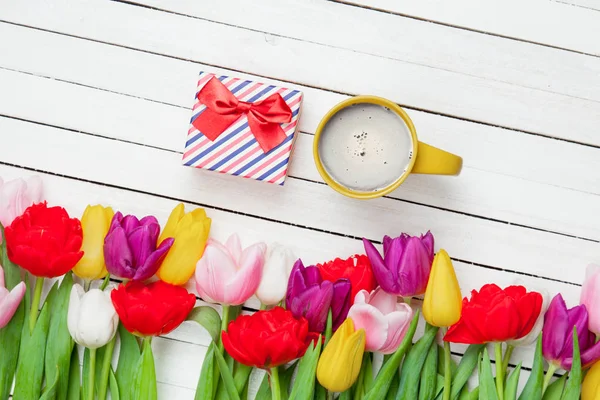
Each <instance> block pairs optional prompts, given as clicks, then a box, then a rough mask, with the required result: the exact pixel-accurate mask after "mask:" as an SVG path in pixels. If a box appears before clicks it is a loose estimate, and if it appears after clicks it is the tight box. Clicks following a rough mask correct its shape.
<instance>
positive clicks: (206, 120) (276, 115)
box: [192, 77, 292, 153]
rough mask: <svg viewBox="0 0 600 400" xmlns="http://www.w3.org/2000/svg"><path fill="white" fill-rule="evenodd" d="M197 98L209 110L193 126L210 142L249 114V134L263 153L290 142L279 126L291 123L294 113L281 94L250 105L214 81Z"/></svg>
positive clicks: (212, 79)
mask: <svg viewBox="0 0 600 400" xmlns="http://www.w3.org/2000/svg"><path fill="white" fill-rule="evenodd" d="M197 97H198V100H199V101H200V102H201V103H202V104H204V105H205V106H206V110H204V112H203V113H202V114H200V115H199V116H198V118H196V119H195V120H194V121H193V122H192V125H193V126H194V127H195V128H196V129H198V130H199V131H200V132H202V134H204V136H206V137H207V138H209V139H210V140H211V141H214V140H216V139H217V138H218V137H219V135H221V134H222V133H223V132H224V131H225V129H227V128H228V127H229V126H231V124H233V123H234V122H235V121H237V120H238V118H239V117H240V115H242V114H246V116H247V118H248V126H249V127H250V131H251V132H252V134H253V135H254V137H255V138H256V141H257V142H258V144H259V145H260V147H261V148H262V150H263V152H265V153H267V152H269V151H270V150H272V149H273V148H275V147H277V146H278V145H279V144H281V143H282V142H283V141H284V140H285V139H286V138H287V136H286V134H285V132H284V131H283V129H281V125H280V124H282V123H286V122H290V121H291V120H292V110H291V109H290V107H289V106H288V105H287V103H286V102H285V100H283V97H281V95H280V94H279V93H274V94H272V95H270V96H269V97H267V98H266V99H264V100H262V101H258V102H256V103H247V102H245V101H240V100H238V98H237V97H235V95H234V94H233V93H231V91H230V90H229V89H227V87H226V86H225V85H223V83H222V82H221V81H220V80H218V79H216V78H214V77H213V78H211V79H210V80H209V81H208V82H207V83H206V85H204V87H203V88H202V89H201V90H200V92H198V95H197Z"/></svg>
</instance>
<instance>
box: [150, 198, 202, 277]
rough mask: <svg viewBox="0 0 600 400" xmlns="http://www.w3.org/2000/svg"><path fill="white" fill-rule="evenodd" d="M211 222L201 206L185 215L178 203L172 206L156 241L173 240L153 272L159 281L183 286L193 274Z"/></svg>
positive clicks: (182, 207)
mask: <svg viewBox="0 0 600 400" xmlns="http://www.w3.org/2000/svg"><path fill="white" fill-rule="evenodd" d="M210 224H211V219H210V218H208V217H207V216H206V212H205V211H204V209H202V208H196V209H195V210H193V211H191V212H189V213H187V214H186V213H185V211H184V206H183V204H182V203H180V204H178V205H177V206H176V207H175V208H174V209H173V211H172V212H171V215H170V216H169V220H168V221H167V225H165V229H163V231H162V233H161V234H160V237H159V239H158V243H162V241H163V240H165V239H167V238H174V239H175V242H174V243H173V246H172V247H171V250H169V252H168V253H167V255H166V257H165V259H164V261H163V262H162V265H161V266H160V268H159V269H158V271H157V272H156V275H157V276H158V277H159V278H160V279H161V280H163V281H165V282H167V283H170V284H172V285H183V284H185V283H186V282H187V281H188V280H189V279H190V278H191V277H192V275H193V274H194V270H195V269H196V263H197V262H198V260H200V257H202V254H203V253H204V248H205V246H206V241H207V240H208V233H209V231H210Z"/></svg>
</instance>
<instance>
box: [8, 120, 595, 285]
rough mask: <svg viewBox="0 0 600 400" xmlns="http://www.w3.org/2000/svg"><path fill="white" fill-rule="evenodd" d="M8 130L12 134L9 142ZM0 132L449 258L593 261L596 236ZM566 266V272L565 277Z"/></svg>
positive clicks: (265, 212)
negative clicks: (422, 239)
mask: <svg viewBox="0 0 600 400" xmlns="http://www.w3.org/2000/svg"><path fill="white" fill-rule="evenodd" d="M15 136H16V137H19V139H20V140H18V141H16V140H9V139H11V138H14V137H15ZM0 138H2V140H3V146H1V147H0V159H2V160H3V161H4V162H5V163H9V164H14V165H20V166H25V167H28V168H33V169H39V170H43V171H48V172H53V173H56V174H61V175H66V176H76V177H78V178H80V179H86V180H92V181H95V182H99V183H105V184H110V185H114V186H118V187H125V188H132V189H134V190H138V191H141V192H145V193H155V194H159V195H162V196H167V197H171V198H179V199H183V200H188V201H189V200H194V201H198V202H200V203H202V204H205V205H207V206H213V207H219V208H222V209H229V210H233V211H237V212H242V213H245V214H248V215H253V216H261V217H263V218H268V219H272V220H277V221H283V222H286V223H288V224H296V225H300V226H305V227H310V228H313V229H319V230H322V231H326V232H332V233H336V234H339V235H348V236H351V237H356V238H361V237H366V238H369V239H375V240H379V239H380V238H381V237H383V235H384V234H391V235H394V234H397V233H398V231H399V230H402V231H405V232H408V233H411V234H417V233H422V232H423V231H424V230H426V229H431V230H432V232H433V233H434V234H435V235H436V237H437V238H438V240H439V243H442V244H443V246H444V247H445V248H446V249H447V250H448V251H449V252H450V254H452V255H453V256H454V257H455V258H456V259H459V260H466V261H469V262H473V263H477V264H481V265H486V266H495V267H499V268H502V269H505V270H510V271H519V272H522V273H527V274H533V275H536V276H543V277H549V278H553V279H556V280H565V281H568V282H572V283H580V282H581V281H582V280H583V276H584V269H585V265H587V263H589V262H594V261H596V262H598V261H597V260H596V258H597V257H598V251H597V250H598V244H597V243H595V242H590V241H585V240H581V239H576V238H571V237H566V236H561V235H555V234H551V233H547V232H543V231H536V230H531V229H525V228H521V227H518V226H514V225H509V224H502V223H497V222H494V221H489V220H484V219H478V218H473V217H469V216H466V215H460V214H455V213H449V212H446V211H442V210H437V209H431V208H427V207H423V206H419V205H415V204H409V203H403V202H399V201H397V200H394V199H389V198H381V199H377V200H373V201H369V202H368V203H366V202H357V201H356V200H353V199H348V198H345V197H343V196H339V195H337V194H336V193H335V192H333V191H332V190H331V189H329V188H328V187H327V186H326V185H321V184H315V183H311V182H307V181H303V180H298V179H293V178H290V179H289V181H288V182H287V183H286V186H285V187H284V188H282V187H275V185H269V184H265V183H262V182H256V181H251V180H247V179H240V178H238V177H232V176H226V175H222V174H215V173H211V172H209V171H203V170H197V169H194V168H186V167H183V166H181V164H180V156H179V154H178V153H172V152H168V151H165V150H159V149H155V148H150V147H146V146H139V145H135V144H131V143H125V142H119V141H115V140H107V139H105V138H101V137H96V136H91V135H82V134H79V133H76V132H69V131H64V130H60V129H56V128H52V127H45V126H41V125H35V124H30V123H26V122H23V121H18V120H12V119H7V118H2V119H0ZM56 143H61V144H62V145H61V146H60V147H55V144H56ZM32 144H33V145H32ZM52 147H54V150H53V151H52V153H49V152H48V149H50V148H52ZM109 160H110V161H109ZM100 166H101V167H100ZM359 204H360V206H359ZM290 210H293V211H290ZM322 245H323V246H326V243H324V244H322ZM549 260H551V263H552V264H551V265H549V264H548V263H549V262H550V261H549ZM565 268H567V269H569V270H571V271H573V273H572V274H569V275H568V276H565V274H564V272H563V271H564V270H565Z"/></svg>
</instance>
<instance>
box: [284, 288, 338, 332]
mask: <svg viewBox="0 0 600 400" xmlns="http://www.w3.org/2000/svg"><path fill="white" fill-rule="evenodd" d="M332 299H333V284H332V283H331V282H329V281H325V282H323V283H322V284H321V286H317V285H313V286H311V287H309V288H307V289H306V290H305V291H304V292H303V293H302V294H301V295H300V296H297V297H292V298H290V301H289V304H288V309H289V310H290V311H291V312H292V314H293V315H294V317H296V318H300V317H304V318H306V320H307V321H308V325H309V330H310V331H311V332H318V333H322V332H323V331H324V330H325V324H326V323H327V315H328V314H329V308H330V307H331V301H332Z"/></svg>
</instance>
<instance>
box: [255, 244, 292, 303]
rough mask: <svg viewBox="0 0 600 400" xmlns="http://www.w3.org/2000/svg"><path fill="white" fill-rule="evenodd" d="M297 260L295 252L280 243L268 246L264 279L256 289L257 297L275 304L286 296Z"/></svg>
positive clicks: (264, 301)
mask: <svg viewBox="0 0 600 400" xmlns="http://www.w3.org/2000/svg"><path fill="white" fill-rule="evenodd" d="M295 261H296V257H295V256H294V253H292V251H291V250H290V249H288V248H287V247H285V246H283V245H281V244H279V243H273V244H272V245H270V246H269V247H268V249H267V256H266V261H265V266H264V268H263V274H262V280H261V282H260V285H259V286H258V289H257V290H256V297H258V299H259V300H260V301H261V302H262V303H263V304H264V305H268V306H270V305H275V304H277V303H279V302H280V301H281V300H282V299H283V298H284V297H285V292H286V291H287V285H288V279H289V277H290V273H291V272H292V268H293V267H294V262H295Z"/></svg>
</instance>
